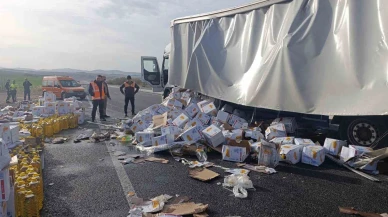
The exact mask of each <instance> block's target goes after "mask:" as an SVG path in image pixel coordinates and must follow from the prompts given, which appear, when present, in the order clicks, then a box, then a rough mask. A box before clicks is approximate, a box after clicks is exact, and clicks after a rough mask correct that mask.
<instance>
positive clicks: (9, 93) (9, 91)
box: [5, 79, 11, 103]
mask: <svg viewBox="0 0 388 217" xmlns="http://www.w3.org/2000/svg"><path fill="white" fill-rule="evenodd" d="M10 83H11V81H10V80H9V79H8V80H7V83H5V89H6V90H7V100H6V101H5V102H6V103H11V102H10V101H9V100H10V99H11V84H10Z"/></svg>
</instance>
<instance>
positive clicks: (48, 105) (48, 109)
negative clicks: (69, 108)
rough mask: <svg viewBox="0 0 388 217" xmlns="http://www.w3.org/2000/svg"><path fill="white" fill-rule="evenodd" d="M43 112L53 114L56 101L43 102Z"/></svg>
mask: <svg viewBox="0 0 388 217" xmlns="http://www.w3.org/2000/svg"><path fill="white" fill-rule="evenodd" d="M44 107H45V109H44V113H45V114H48V115H54V114H55V112H56V103H55V102H45V103H44Z"/></svg>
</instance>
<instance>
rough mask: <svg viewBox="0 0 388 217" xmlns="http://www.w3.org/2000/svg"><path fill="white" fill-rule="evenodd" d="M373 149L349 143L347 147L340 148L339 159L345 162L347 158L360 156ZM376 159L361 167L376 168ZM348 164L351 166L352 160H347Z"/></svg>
mask: <svg viewBox="0 0 388 217" xmlns="http://www.w3.org/2000/svg"><path fill="white" fill-rule="evenodd" d="M372 151H373V149H372V148H369V147H364V146H356V145H349V148H348V147H345V146H343V147H342V149H341V155H340V159H341V161H342V162H347V161H348V160H349V159H351V158H354V157H357V156H360V155H362V154H364V153H368V152H372ZM377 164H378V161H375V162H374V163H372V164H368V165H366V166H364V167H363V168H362V169H363V170H367V171H375V170H377ZM349 165H350V166H352V162H351V161H350V162H349Z"/></svg>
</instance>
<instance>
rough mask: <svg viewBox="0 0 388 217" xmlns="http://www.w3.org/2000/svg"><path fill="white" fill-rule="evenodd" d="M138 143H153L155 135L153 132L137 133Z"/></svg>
mask: <svg viewBox="0 0 388 217" xmlns="http://www.w3.org/2000/svg"><path fill="white" fill-rule="evenodd" d="M135 137H136V141H138V142H147V141H152V138H153V137H154V133H151V132H137V133H135Z"/></svg>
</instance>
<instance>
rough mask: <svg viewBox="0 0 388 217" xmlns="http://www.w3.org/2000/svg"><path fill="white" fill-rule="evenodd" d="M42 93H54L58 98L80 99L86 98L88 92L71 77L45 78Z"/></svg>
mask: <svg viewBox="0 0 388 217" xmlns="http://www.w3.org/2000/svg"><path fill="white" fill-rule="evenodd" d="M42 91H43V93H44V92H53V93H54V94H55V95H56V97H57V98H61V99H64V98H68V97H73V96H75V97H79V98H80V99H85V98H86V92H85V89H84V88H83V87H81V85H80V84H79V83H78V82H77V81H75V80H74V79H73V78H72V77H69V76H44V77H43V80H42Z"/></svg>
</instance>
